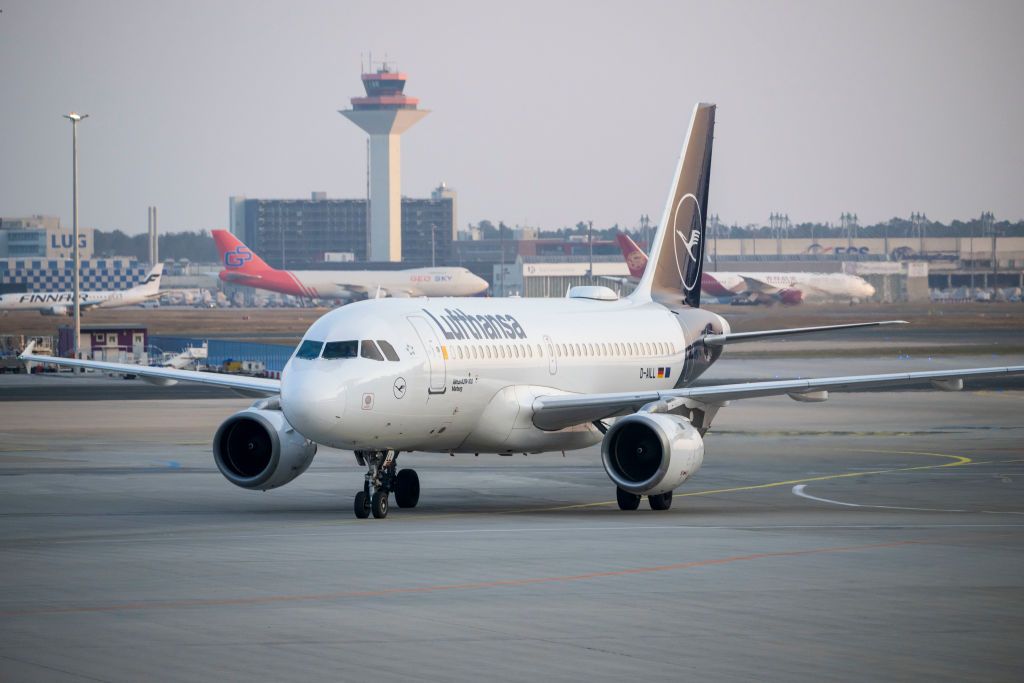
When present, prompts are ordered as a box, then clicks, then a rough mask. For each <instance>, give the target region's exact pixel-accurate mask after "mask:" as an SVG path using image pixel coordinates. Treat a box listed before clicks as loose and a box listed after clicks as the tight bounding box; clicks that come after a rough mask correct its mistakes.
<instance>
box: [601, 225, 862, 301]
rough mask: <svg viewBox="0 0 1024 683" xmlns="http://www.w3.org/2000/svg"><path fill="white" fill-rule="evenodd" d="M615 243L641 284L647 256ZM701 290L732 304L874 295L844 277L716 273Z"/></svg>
mask: <svg viewBox="0 0 1024 683" xmlns="http://www.w3.org/2000/svg"><path fill="white" fill-rule="evenodd" d="M616 239H617V240H618V242H619V248H620V249H622V256H623V258H625V259H626V265H627V266H628V267H629V275H630V281H633V282H639V280H640V278H641V277H642V276H643V274H644V269H645V268H646V267H647V254H645V253H644V251H643V249H641V248H640V247H639V246H637V244H636V242H634V241H633V240H632V239H630V238H629V235H627V234H625V233H622V232H620V233H619V234H618V236H617V237H616ZM701 290H702V291H703V292H706V293H708V294H710V295H711V296H713V297H717V298H719V299H726V300H729V301H732V302H733V303H741V302H742V303H766V304H774V303H783V304H788V305H794V304H798V303H800V302H802V301H836V300H839V301H863V300H864V299H869V298H871V297H872V296H874V295H875V288H874V287H873V286H872V285H871V284H870V283H869V282H868V281H867V280H865V279H864V278H862V277H858V276H856V275H847V274H845V273H782V272H780V273H757V272H753V273H730V272H722V271H716V272H713V273H704V274H703V275H702V276H701Z"/></svg>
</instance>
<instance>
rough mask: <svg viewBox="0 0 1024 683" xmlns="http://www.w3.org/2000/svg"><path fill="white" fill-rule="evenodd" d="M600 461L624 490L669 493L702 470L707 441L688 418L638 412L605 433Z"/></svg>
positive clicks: (618, 422)
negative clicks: (705, 442)
mask: <svg viewBox="0 0 1024 683" xmlns="http://www.w3.org/2000/svg"><path fill="white" fill-rule="evenodd" d="M601 462H602V463H603V464H604V471H605V472H607V473H608V476H609V478H611V480H612V481H613V482H615V485H616V486H618V487H619V488H621V489H622V490H624V491H629V492H630V493H636V494H639V495H657V494H661V493H667V492H668V491H671V490H673V489H675V488H676V487H677V486H679V485H680V484H682V483H683V482H684V481H686V480H687V479H689V478H690V477H691V476H692V475H693V473H694V472H696V471H697V470H699V469H700V466H701V463H703V462H704V441H703V439H701V438H700V434H699V433H698V432H697V430H696V429H695V428H694V426H693V425H692V424H690V421H689V420H687V419H686V418H685V417H681V416H679V415H671V414H668V413H635V414H633V415H630V416H628V417H624V418H620V419H619V420H616V422H615V424H614V425H612V427H611V428H610V429H609V430H608V433H607V434H605V436H604V440H603V441H602V442H601Z"/></svg>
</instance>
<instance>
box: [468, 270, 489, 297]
mask: <svg viewBox="0 0 1024 683" xmlns="http://www.w3.org/2000/svg"><path fill="white" fill-rule="evenodd" d="M469 277H470V278H471V279H470V283H471V284H472V285H473V293H474V294H479V293H480V292H484V291H487V288H488V287H490V285H489V284H488V283H487V280H485V279H483V278H482V277H480V276H479V275H473V274H472V273H470V275H469Z"/></svg>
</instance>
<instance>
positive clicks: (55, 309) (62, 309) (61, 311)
mask: <svg viewBox="0 0 1024 683" xmlns="http://www.w3.org/2000/svg"><path fill="white" fill-rule="evenodd" d="M39 312H40V313H42V314H43V315H67V314H68V307H67V306H50V307H49V308H41V309H39Z"/></svg>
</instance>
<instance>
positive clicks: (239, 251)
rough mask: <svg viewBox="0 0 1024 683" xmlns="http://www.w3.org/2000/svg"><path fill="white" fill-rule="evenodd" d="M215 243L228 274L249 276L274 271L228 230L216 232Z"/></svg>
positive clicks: (214, 234) (214, 232) (214, 233)
mask: <svg viewBox="0 0 1024 683" xmlns="http://www.w3.org/2000/svg"><path fill="white" fill-rule="evenodd" d="M213 241H214V242H215V243H216V244H217V251H218V252H219V253H220V262H221V265H222V266H224V268H225V269H226V270H227V271H228V272H232V273H238V274H242V275H248V274H250V273H251V274H258V273H261V272H266V271H269V270H274V269H273V268H271V267H270V266H269V265H267V262H266V261H264V260H263V259H261V258H260V257H259V256H257V255H256V254H255V253H253V251H252V249H250V248H249V247H247V246H245V245H244V244H242V240H240V239H238V238H237V237H235V236H234V235H232V234H231V233H230V232H228V231H227V230H214V231H213Z"/></svg>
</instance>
